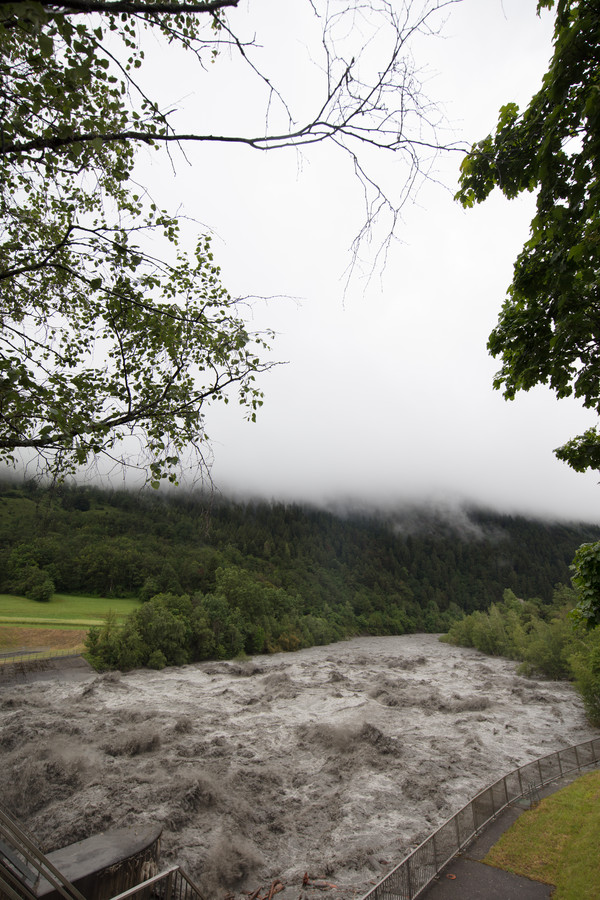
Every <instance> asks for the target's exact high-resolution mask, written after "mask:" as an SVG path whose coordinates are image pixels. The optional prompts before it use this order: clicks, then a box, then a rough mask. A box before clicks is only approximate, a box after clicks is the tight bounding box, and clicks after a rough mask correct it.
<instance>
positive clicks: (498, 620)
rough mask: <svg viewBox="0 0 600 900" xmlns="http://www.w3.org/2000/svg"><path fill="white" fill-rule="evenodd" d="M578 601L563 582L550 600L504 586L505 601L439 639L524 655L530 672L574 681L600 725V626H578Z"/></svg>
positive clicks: (524, 668)
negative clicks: (573, 612)
mask: <svg viewBox="0 0 600 900" xmlns="http://www.w3.org/2000/svg"><path fill="white" fill-rule="evenodd" d="M575 600H576V594H575V591H574V590H573V589H571V588H567V587H564V586H560V587H559V588H557V589H556V590H555V591H554V596H553V600H552V602H551V603H550V604H543V603H541V602H540V601H539V600H520V599H518V598H517V597H516V596H515V594H514V593H513V592H512V591H510V590H506V591H505V592H504V597H503V600H502V602H500V603H493V604H492V605H491V606H490V608H489V610H487V611H479V610H476V611H475V612H473V613H471V614H470V615H468V616H465V617H464V618H463V619H461V620H460V621H456V622H454V623H453V624H452V626H451V628H450V630H449V632H448V634H447V635H445V636H444V637H442V638H441V640H443V641H446V642H447V643H450V644H456V645H459V646H462V647H475V648H476V649H477V650H481V651H482V652H483V653H487V654H489V655H490V656H504V657H508V658H509V659H515V660H520V661H521V666H520V671H521V672H523V673H524V674H527V675H538V676H539V675H542V676H544V677H546V678H551V679H553V680H560V679H569V680H571V681H574V682H575V686H576V688H577V690H578V691H579V693H580V694H581V696H582V699H583V702H584V705H585V709H586V713H587V715H588V718H589V720H590V722H591V723H592V724H593V725H598V726H600V628H595V629H592V630H591V631H589V630H586V629H584V628H582V627H576V626H575V623H574V622H573V618H572V616H571V614H570V613H571V610H572V608H573V605H574V602H575Z"/></svg>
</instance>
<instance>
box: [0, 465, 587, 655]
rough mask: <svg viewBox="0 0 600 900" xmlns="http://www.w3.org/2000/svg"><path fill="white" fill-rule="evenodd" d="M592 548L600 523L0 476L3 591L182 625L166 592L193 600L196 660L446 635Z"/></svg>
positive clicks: (563, 576)
mask: <svg viewBox="0 0 600 900" xmlns="http://www.w3.org/2000/svg"><path fill="white" fill-rule="evenodd" d="M598 538H600V528H599V527H598V526H596V525H586V524H575V523H564V522H563V523H558V522H554V523H553V522H544V521H536V520H534V519H528V518H526V517H523V516H510V515H506V514H502V513H498V512H494V511H490V510H481V509H476V508H469V509H467V508H465V509H460V510H456V511H455V512H453V513H451V512H450V511H449V510H448V509H445V510H444V511H443V512H440V511H439V510H438V511H436V510H435V509H433V508H431V507H429V508H427V507H422V508H418V507H406V508H398V509H396V510H386V511H385V512H384V511H379V512H378V511H376V510H374V509H373V510H370V511H365V510H362V511H359V510H356V509H354V510H353V509H351V508H345V509H343V510H342V509H338V510H337V511H336V512H332V511H328V510H325V509H320V508H317V507H313V506H306V505H300V504H285V503H277V502H271V503H267V502H264V501H240V500H237V501H234V500H232V499H228V498H226V497H222V496H218V495H208V494H201V493H198V494H193V493H188V492H184V491H183V490H174V491H172V492H170V493H162V492H155V491H152V492H142V493H139V492H138V493H133V492H128V491H125V490H106V489H101V488H99V487H94V486H69V485H61V486H58V487H54V488H47V487H42V486H40V485H39V484H36V483H35V482H24V483H22V484H17V483H10V482H5V483H4V484H3V485H2V487H1V489H0V544H1V546H2V550H0V573H1V574H0V578H1V581H0V591H3V592H5V593H12V594H17V595H25V596H29V597H32V598H33V599H49V597H50V596H52V595H53V594H54V593H55V592H56V593H66V594H91V595H100V596H107V597H111V596H114V597H133V598H138V599H139V600H142V601H149V600H151V599H152V598H153V597H156V596H157V595H162V596H168V597H171V598H172V599H171V600H170V601H169V602H170V603H171V612H172V613H173V614H174V615H175V616H177V615H179V616H181V615H184V613H183V612H182V610H181V609H179V606H180V605H181V604H179V606H178V601H177V600H176V599H175V598H180V597H182V596H185V597H187V598H188V599H189V598H190V597H191V598H192V600H191V601H190V602H191V603H192V605H194V604H195V606H194V609H195V610H196V612H195V615H196V620H197V621H196V627H197V629H198V634H197V636H196V644H197V646H196V648H195V650H194V651H193V654H192V656H198V657H199V658H208V657H214V656H232V655H235V654H236V653H238V652H241V651H244V652H250V653H255V652H264V651H268V652H272V651H277V650H289V649H298V648H300V647H302V646H310V645H313V644H325V643H329V642H331V641H334V640H339V639H341V638H345V637H348V636H352V635H358V634H373V635H386V634H405V633H413V632H417V631H421V632H431V633H434V632H442V631H447V630H448V629H449V628H450V626H451V625H452V623H453V622H454V621H456V620H457V619H460V618H461V617H462V616H463V615H464V614H465V613H467V614H468V613H472V612H474V611H476V610H485V609H488V608H489V606H490V604H492V603H498V602H500V601H501V600H502V597H503V594H504V592H505V590H506V589H510V590H511V591H512V592H513V593H514V594H515V595H516V596H518V597H521V598H528V599H532V598H537V599H538V602H539V604H542V605H544V604H545V605H548V604H551V603H552V602H553V595H554V593H555V589H556V587H557V585H568V584H569V581H570V570H569V566H570V564H571V562H572V559H573V555H574V553H575V550H576V549H577V547H578V546H579V545H580V544H581V543H583V542H586V541H594V540H598ZM44 586H45V590H46V594H45V595H44V591H43V588H44ZM36 591H37V593H36ZM194 598H195V599H194ZM186 602H187V601H186ZM182 661H184V660H183V659H182ZM121 662H122V663H123V662H124V661H123V660H121ZM124 667H127V666H124Z"/></svg>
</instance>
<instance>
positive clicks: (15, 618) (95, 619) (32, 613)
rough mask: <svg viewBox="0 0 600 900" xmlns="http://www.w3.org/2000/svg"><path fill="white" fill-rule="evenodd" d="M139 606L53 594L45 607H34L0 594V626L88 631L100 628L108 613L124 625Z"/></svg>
mask: <svg viewBox="0 0 600 900" xmlns="http://www.w3.org/2000/svg"><path fill="white" fill-rule="evenodd" d="M139 605H140V601H139V600H121V599H119V598H115V597H111V598H107V597H72V596H68V595H67V594H55V595H54V596H53V597H52V599H51V600H50V601H49V602H48V603H37V602H36V601H35V600H27V599H26V598H25V597H15V596H14V595H13V594H0V626H1V625H25V626H27V627H29V628H30V627H32V626H34V625H40V626H45V627H46V628H48V627H56V628H65V627H69V626H71V627H77V628H82V627H86V628H89V627H90V626H91V625H102V623H103V622H104V617H105V616H106V614H107V613H108V612H110V611H112V612H114V613H115V615H116V617H117V622H124V621H125V618H126V617H127V616H128V615H129V614H130V613H132V612H133V611H134V609H137V607H138V606H139Z"/></svg>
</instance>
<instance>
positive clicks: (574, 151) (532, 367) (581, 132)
mask: <svg viewBox="0 0 600 900" xmlns="http://www.w3.org/2000/svg"><path fill="white" fill-rule="evenodd" d="M554 6H556V22H555V30H554V53H553V56H552V59H551V61H550V65H549V68H548V71H547V73H546V74H545V75H544V78H543V80H542V86H541V88H540V90H539V91H538V92H537V94H536V95H535V96H534V97H533V98H532V100H531V102H530V103H529V106H528V107H527V109H525V110H523V111H522V112H521V111H520V110H519V108H518V106H517V105H516V104H515V103H508V104H507V105H506V106H503V107H502V109H501V110H500V115H499V119H498V126H497V129H496V133H495V134H494V135H488V136H487V137H486V138H484V139H483V140H482V141H479V142H477V143H476V144H474V145H473V147H472V148H471V151H470V153H469V154H468V155H467V156H466V158H465V159H464V161H463V164H462V167H461V176H460V190H459V192H458V195H457V196H458V199H459V200H460V201H461V203H462V204H463V205H464V206H466V207H470V206H473V204H474V203H480V202H481V201H482V200H485V199H486V197H488V196H489V194H490V193H491V191H492V190H493V189H494V187H499V188H500V190H501V191H502V192H503V193H504V194H505V196H506V197H508V198H513V197H516V196H517V195H518V194H519V193H521V192H523V191H537V192H538V195H537V208H536V214H535V216H534V218H533V220H532V222H531V232H530V237H529V240H528V241H527V242H526V244H525V246H524V247H523V250H522V252H521V254H520V255H519V257H518V259H517V261H516V263H515V267H514V274H513V281H512V284H511V285H510V287H509V289H508V297H507V299H506V301H505V303H504V305H503V307H502V311H501V313H500V317H499V320H498V324H497V326H496V328H495V329H494V331H493V332H492V334H491V335H490V338H489V343H488V348H489V350H490V352H491V354H492V355H493V356H495V357H500V358H501V360H502V367H501V369H500V371H499V372H498V373H497V375H496V378H495V382H494V384H495V387H496V388H503V390H504V394H505V396H506V397H507V399H513V398H514V396H515V394H516V393H517V391H520V390H525V391H527V390H529V389H530V388H532V387H534V386H535V385H537V384H547V385H549V386H550V387H551V388H552V389H553V390H554V391H555V392H556V394H557V396H558V397H561V398H562V397H568V396H575V397H577V398H579V399H581V400H582V402H583V404H584V406H585V407H587V408H588V409H591V410H594V411H595V412H596V413H600V307H599V303H598V300H599V296H598V276H599V272H600V181H599V180H598V171H599V167H598V163H599V151H600V3H599V2H598V0H557V2H556V0H540V2H539V3H538V13H539V12H540V11H541V9H542V7H546V8H551V7H554ZM555 452H556V455H557V456H558V458H559V459H562V460H564V461H566V462H567V463H568V464H569V465H571V466H572V467H573V468H574V469H576V470H577V471H585V470H586V469H589V468H591V469H600V434H599V433H598V430H597V428H596V427H592V428H590V429H589V430H587V431H586V432H585V433H584V434H582V435H579V436H577V437H575V438H573V439H572V440H570V441H569V442H568V443H566V444H565V445H564V446H562V447H560V448H558V449H557V450H556V451H555Z"/></svg>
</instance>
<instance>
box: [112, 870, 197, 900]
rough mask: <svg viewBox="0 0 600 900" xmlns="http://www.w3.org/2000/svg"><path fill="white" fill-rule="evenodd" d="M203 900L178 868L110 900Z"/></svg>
mask: <svg viewBox="0 0 600 900" xmlns="http://www.w3.org/2000/svg"><path fill="white" fill-rule="evenodd" d="M147 898H152V900H203V898H202V894H201V893H200V891H199V890H198V888H197V887H196V885H195V884H194V882H193V881H192V880H191V878H189V877H188V876H187V875H186V874H185V872H184V871H183V869H180V868H179V866H171V867H170V868H169V869H165V871H164V872H159V873H158V875H154V876H153V877H152V878H148V879H147V881H142V882H141V883H140V884H136V885H135V887H132V888H130V889H129V890H128V891H124V892H123V893H122V894H117V896H116V897H112V898H111V900H147Z"/></svg>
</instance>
